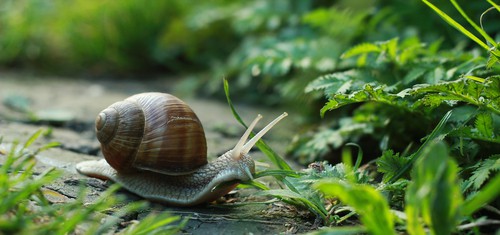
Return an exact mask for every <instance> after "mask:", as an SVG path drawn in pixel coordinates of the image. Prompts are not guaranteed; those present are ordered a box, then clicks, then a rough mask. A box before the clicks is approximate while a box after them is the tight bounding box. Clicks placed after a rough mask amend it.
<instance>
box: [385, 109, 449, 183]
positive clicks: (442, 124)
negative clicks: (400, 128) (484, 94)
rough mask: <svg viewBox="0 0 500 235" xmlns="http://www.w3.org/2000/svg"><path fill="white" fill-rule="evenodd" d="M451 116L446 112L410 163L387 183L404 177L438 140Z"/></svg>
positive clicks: (413, 155)
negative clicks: (423, 152)
mask: <svg viewBox="0 0 500 235" xmlns="http://www.w3.org/2000/svg"><path fill="white" fill-rule="evenodd" d="M451 114H452V110H450V111H448V112H447V113H446V114H445V115H444V116H443V118H441V120H440V121H439V123H438V124H437V125H436V127H435V128H434V130H432V132H431V134H430V135H429V136H428V137H427V139H426V140H425V142H424V143H423V144H422V146H420V148H418V150H417V151H416V152H415V153H413V154H412V156H411V159H410V161H409V162H408V163H407V164H406V165H405V166H403V167H402V168H401V169H400V170H399V171H398V172H397V173H396V174H394V176H393V177H392V178H390V179H389V180H388V181H387V182H388V183H390V184H391V183H394V182H396V181H397V180H398V179H399V178H401V176H403V175H405V174H406V173H407V172H408V171H409V170H410V169H411V167H412V166H413V163H414V162H415V161H416V160H417V159H419V158H420V156H421V155H422V151H423V150H424V149H425V148H426V147H427V146H428V145H429V144H431V142H433V141H435V140H436V139H438V137H439V135H440V134H441V133H442V131H443V129H444V127H445V124H446V123H447V122H448V119H450V117H451Z"/></svg>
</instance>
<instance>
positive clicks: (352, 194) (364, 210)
mask: <svg viewBox="0 0 500 235" xmlns="http://www.w3.org/2000/svg"><path fill="white" fill-rule="evenodd" d="M314 188H317V189H318V190H320V191H321V192H323V193H324V194H325V196H327V197H338V198H339V199H340V200H341V201H342V202H343V203H345V204H346V205H349V206H351V207H353V208H354V210H355V211H356V212H357V213H358V214H359V215H360V220H361V222H363V225H364V226H365V227H366V228H367V230H368V231H369V232H370V233H371V234H381V235H382V234H396V233H395V230H394V215H393V214H392V212H391V211H390V208H389V203H388V202H387V200H386V199H385V197H384V196H383V195H382V194H381V193H380V192H378V191H377V190H376V189H375V188H373V187H371V186H369V185H361V184H353V183H349V182H345V181H339V180H335V179H333V180H332V179H328V180H321V181H319V182H317V183H316V184H314Z"/></svg>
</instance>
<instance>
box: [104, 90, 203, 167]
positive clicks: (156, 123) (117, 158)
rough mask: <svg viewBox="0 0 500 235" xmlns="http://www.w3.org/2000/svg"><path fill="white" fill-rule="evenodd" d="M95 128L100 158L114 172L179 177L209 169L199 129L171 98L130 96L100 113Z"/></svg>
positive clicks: (184, 108)
mask: <svg viewBox="0 0 500 235" xmlns="http://www.w3.org/2000/svg"><path fill="white" fill-rule="evenodd" d="M95 125H96V133H97V139H98V140H99V142H101V149H102V152H103V155H104V157H105V159H106V161H107V162H108V163H109V165H111V166H112V167H113V168H115V169H116V170H117V171H118V172H133V171H138V170H149V171H154V172H159V173H163V174H169V175H182V174H187V173H190V172H192V171H194V170H196V169H197V168H199V167H201V166H203V165H205V164H207V145H206V139H205V133H204V131H203V126H202V124H201V122H200V120H199V119H198V117H197V116H196V114H195V113H194V112H193V110H191V108H190V107H189V106H188V105H187V104H185V103H184V102H183V101H182V100H180V99H178V98H177V97H175V96H173V95H170V94H165V93H141V94H137V95H133V96H131V97H129V98H127V99H125V100H124V101H120V102H117V103H114V104H112V105H111V106H109V107H108V108H106V109H105V110H103V111H102V112H101V113H100V114H99V115H98V116H97V118H96V122H95Z"/></svg>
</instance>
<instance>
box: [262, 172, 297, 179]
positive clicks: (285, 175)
mask: <svg viewBox="0 0 500 235" xmlns="http://www.w3.org/2000/svg"><path fill="white" fill-rule="evenodd" d="M264 176H283V177H287V176H288V177H294V178H297V177H300V174H299V173H297V172H296V171H290V170H265V171H259V172H257V173H255V175H254V176H253V177H254V179H258V178H260V177H264Z"/></svg>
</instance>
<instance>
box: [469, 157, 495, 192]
mask: <svg viewBox="0 0 500 235" xmlns="http://www.w3.org/2000/svg"><path fill="white" fill-rule="evenodd" d="M474 168H475V170H474V172H473V173H472V176H471V177H470V179H469V180H470V181H471V183H472V186H473V188H474V189H475V190H478V189H479V188H480V187H481V185H483V184H484V182H486V180H488V179H489V177H490V173H492V172H495V171H498V170H500V154H496V155H492V156H490V157H489V158H488V159H486V160H484V161H481V162H478V163H477V164H476V165H474Z"/></svg>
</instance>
